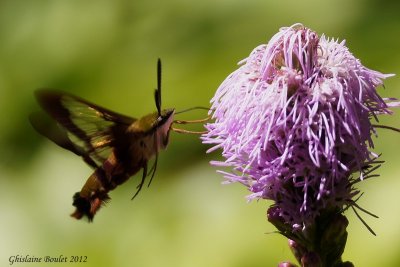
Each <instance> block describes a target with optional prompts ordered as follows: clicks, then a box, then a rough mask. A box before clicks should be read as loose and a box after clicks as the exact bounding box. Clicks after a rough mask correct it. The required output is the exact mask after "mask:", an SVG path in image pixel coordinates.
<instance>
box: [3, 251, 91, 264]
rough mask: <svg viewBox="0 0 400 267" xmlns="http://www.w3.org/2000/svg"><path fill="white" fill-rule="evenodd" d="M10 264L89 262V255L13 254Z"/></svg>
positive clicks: (9, 259)
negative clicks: (38, 255)
mask: <svg viewBox="0 0 400 267" xmlns="http://www.w3.org/2000/svg"><path fill="white" fill-rule="evenodd" d="M8 261H9V263H10V265H13V264H14V263H36V262H40V263H43V262H45V263H67V262H71V263H73V262H82V263H84V262H87V256H64V255H60V256H58V257H54V256H42V257H37V256H33V255H29V254H27V255H12V256H10V257H9V258H8Z"/></svg>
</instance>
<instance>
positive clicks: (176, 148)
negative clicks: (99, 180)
mask: <svg viewBox="0 0 400 267" xmlns="http://www.w3.org/2000/svg"><path fill="white" fill-rule="evenodd" d="M399 10H400V5H399V2H398V1H394V0H392V1H378V0H355V1H348V0H335V1H333V0H331V1H317V0H313V1H311V0H310V1H296V0H286V1H265V0H264V1H256V0H250V1H238V0H222V1H211V0H202V1H194V0H192V1H184V0H172V1H155V0H146V1H144V0H141V1H126V0H125V1H124V0H117V1H101V0H100V1H99V0H96V1H95V0H93V1H74V0H71V1H66V0H65V1H57V0H54V1H4V0H2V1H1V2H0V181H1V184H0V211H1V215H0V216H1V217H0V266H8V265H9V262H8V259H9V257H10V256H13V255H17V254H18V255H23V256H25V255H27V254H28V255H33V256H36V257H44V256H52V257H58V256H59V255H65V256H87V263H79V264H76V266H174V267H184V266H185V267H186V266H218V267H225V266H226V267H228V266H229V267H244V266H276V265H277V263H278V262H280V261H283V260H293V258H292V256H291V255H290V252H289V249H288V248H287V241H286V240H285V238H283V237H281V236H279V235H277V234H268V233H270V232H272V231H274V228H273V227H272V226H271V225H270V224H269V223H268V222H267V221H266V217H265V213H266V208H267V206H268V205H269V204H270V203H267V202H265V201H259V202H252V203H249V204H248V203H246V200H245V196H246V195H247V193H248V192H247V191H246V190H245V188H244V187H243V186H240V185H239V184H234V185H229V186H222V185H221V181H222V177H221V176H220V175H218V174H217V173H215V168H213V167H211V166H209V164H208V161H209V160H210V159H216V158H218V153H213V154H211V155H206V154H205V151H206V149H207V147H206V146H203V145H201V143H200V141H199V139H198V137H197V136H187V135H177V134H174V133H173V134H172V136H171V143H170V146H169V148H168V149H167V151H164V152H163V153H162V154H161V155H160V158H159V166H158V172H157V174H156V177H155V179H154V181H153V184H152V186H151V188H149V189H147V188H145V189H144V190H143V191H142V193H141V194H140V195H139V197H138V198H137V199H135V201H130V198H131V196H132V194H133V193H134V191H135V186H136V183H137V181H138V177H135V178H134V179H131V180H130V181H129V182H128V183H127V184H125V185H124V186H122V187H120V188H117V190H115V191H113V192H112V193H111V197H112V201H111V202H110V203H109V204H108V205H107V207H106V208H103V209H101V211H100V212H99V213H98V215H97V216H96V218H95V221H94V223H93V224H88V223H86V222H84V221H75V220H73V219H72V218H70V217H69V216H68V215H69V214H70V213H71V212H72V211H73V207H72V206H71V203H72V195H73V193H74V192H76V191H78V190H80V188H81V186H82V185H83V183H84V181H85V180H86V178H87V177H88V175H89V174H90V173H91V169H90V168H89V167H88V166H86V165H85V164H84V163H83V162H82V161H81V159H80V158H78V157H76V156H74V155H73V154H72V153H69V152H67V151H64V150H62V149H60V148H59V147H57V146H56V145H54V144H53V143H51V142H50V141H48V140H45V139H44V138H42V137H40V136H39V135H38V134H37V133H36V132H34V131H33V129H32V128H31V126H30V125H29V123H28V120H27V117H28V115H29V113H30V112H32V111H34V110H38V106H37V104H36V103H35V101H34V98H33V91H34V90H35V89H37V88H42V87H49V88H58V89H62V90H65V91H68V92H72V93H74V94H77V95H80V96H82V97H84V98H87V99H90V100H91V101H93V102H95V103H98V104H100V105H103V106H106V107H108V108H110V109H113V110H116V111H118V112H121V113H125V114H128V115H131V116H135V117H138V116H141V115H143V114H146V113H149V112H152V111H154V110H155V107H154V103H153V88H154V87H155V85H156V74H155V66H156V60H157V58H158V57H161V58H162V60H163V67H164V68H163V89H164V90H163V105H164V107H175V108H176V109H178V110H180V109H184V108H187V107H190V106H194V105H196V106H197V105H202V106H207V105H208V102H209V100H210V98H211V97H212V96H213V93H214V92H215V90H216V88H217V87H218V85H219V84H220V83H221V82H222V81H223V79H225V77H226V76H227V75H228V74H229V73H230V72H232V71H233V70H234V69H235V68H236V63H237V62H238V61H239V60H241V59H243V58H245V57H247V55H248V54H249V53H250V51H251V50H252V49H253V48H254V47H256V46H257V45H259V44H261V43H265V42H266V41H267V40H268V39H269V38H270V37H271V36H272V35H273V34H274V33H276V32H277V31H278V29H279V28H280V27H282V26H290V25H291V24H293V23H296V22H301V23H303V24H304V25H306V26H308V27H310V28H312V29H313V30H315V31H317V32H318V33H320V34H322V33H325V34H326V35H327V36H331V37H335V38H339V39H346V40H347V45H348V46H349V47H350V50H351V51H352V52H353V53H354V54H355V55H356V56H357V57H358V58H360V59H361V60H362V62H363V63H364V64H365V65H366V66H368V67H370V68H372V69H376V70H379V71H382V72H384V73H397V74H400V64H399V62H400V52H399V48H400V16H399V14H398V11H399ZM385 85H386V89H382V88H381V89H380V91H381V92H382V95H383V96H386V97H388V96H393V97H398V98H400V78H399V77H398V76H395V77H394V78H390V79H388V80H387V81H386V83H385ZM399 115H400V111H397V115H395V116H393V117H391V118H382V122H383V123H385V124H389V125H395V126H397V127H400V116H399ZM189 117H190V118H201V117H204V112H193V113H191V114H188V115H185V116H183V115H182V116H181V117H180V118H183V119H185V118H189ZM375 144H376V152H378V153H381V152H382V153H383V156H382V158H383V159H384V160H386V161H387V162H386V164H385V165H384V166H383V167H382V168H381V169H380V170H379V172H380V173H381V177H379V178H376V179H372V180H369V181H367V182H365V183H361V184H360V187H361V189H362V190H363V191H365V192H366V193H365V195H364V196H363V197H362V198H361V200H360V201H359V203H360V205H361V206H363V207H364V208H366V209H368V210H369V211H371V212H373V213H376V214H378V215H379V216H380V218H379V219H374V218H372V217H369V216H368V215H364V219H365V220H366V221H367V222H368V223H369V225H370V226H371V227H372V228H373V229H374V230H375V231H376V233H377V234H378V235H377V236H376V237H375V236H372V235H371V234H370V233H369V232H368V231H367V229H366V228H365V227H364V226H363V225H362V223H361V222H360V221H359V220H358V219H357V218H356V217H355V216H354V214H353V213H352V212H347V214H348V217H349V220H350V226H349V233H350V234H349V238H348V244H347V247H346V251H345V254H344V258H345V259H346V260H351V261H353V263H354V264H355V265H356V266H400V227H399V220H400V205H399V203H400V194H399V193H398V192H399V190H400V179H399V178H400V164H399V161H400V154H399V151H398V149H399V148H400V136H399V134H396V133H394V132H390V131H385V130H380V131H379V138H377V139H376V143H375ZM47 265H48V266H50V265H51V266H54V264H47ZM47 265H45V264H21V263H19V264H17V263H15V266H47ZM64 265H65V266H66V265H68V266H75V264H71V263H68V264H57V266H64Z"/></svg>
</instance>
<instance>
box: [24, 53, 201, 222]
mask: <svg viewBox="0 0 400 267" xmlns="http://www.w3.org/2000/svg"><path fill="white" fill-rule="evenodd" d="M35 96H36V99H37V101H38V103H39V105H40V106H41V107H42V109H43V110H44V111H45V112H46V113H48V114H49V115H50V117H52V119H54V120H55V121H56V122H57V127H55V128H54V129H52V130H50V128H49V127H48V126H47V125H45V124H43V122H42V121H43V120H42V119H41V117H40V116H35V114H32V115H31V117H30V122H31V124H32V126H33V127H34V128H35V130H36V131H37V132H39V133H40V134H42V135H44V136H45V137H47V138H48V139H50V140H51V141H53V142H54V143H55V144H57V145H59V146H60V147H62V148H64V149H67V150H69V151H71V152H73V153H75V154H76V155H78V156H80V157H82V159H83V160H84V161H85V162H86V163H87V164H88V165H89V166H91V167H92V168H93V169H94V172H93V173H92V175H90V176H89V178H88V179H87V181H86V183H85V184H84V186H83V187H82V189H81V191H79V192H77V193H75V195H74V196H73V206H75V211H74V212H73V213H72V214H71V216H72V217H74V218H76V219H81V218H82V217H84V216H85V217H87V218H88V220H89V221H92V220H93V217H94V215H95V214H96V212H97V211H98V210H99V209H100V207H101V206H102V205H104V204H105V203H106V202H107V201H108V200H110V197H109V196H108V192H110V191H111V190H113V189H115V188H116V187H117V186H119V185H121V184H123V183H124V182H126V181H127V180H128V179H129V178H130V177H131V176H133V175H135V174H136V173H138V172H139V171H140V170H143V172H142V176H141V180H140V182H139V184H138V186H137V188H136V192H135V194H134V195H133V197H132V199H133V198H135V197H136V196H137V194H138V193H139V192H140V190H141V189H142V187H143V184H144V183H145V180H146V177H148V176H149V175H150V174H151V177H150V180H149V183H148V185H150V183H151V181H152V179H153V177H154V174H155V171H156V167H157V160H158V153H159V152H160V151H161V150H164V149H165V148H166V147H167V145H168V142H169V134H170V130H174V131H176V132H178V133H201V132H193V131H186V130H183V129H176V128H173V127H172V124H173V123H180V124H184V123H190V122H202V121H206V120H207V119H205V120H197V121H174V115H175V114H176V112H175V109H174V108H169V109H161V60H160V59H159V60H158V63H157V88H156V89H155V91H154V98H155V104H156V108H157V111H156V112H154V113H151V114H148V115H146V116H143V117H141V118H139V119H135V118H132V117H129V116H125V115H122V114H119V113H116V112H114V111H111V110H109V109H106V108H103V107H101V106H98V105H96V104H93V103H91V102H89V101H87V100H84V99H82V98H80V97H77V96H74V95H71V94H68V93H65V92H61V91H54V90H47V89H42V90H38V91H36V92H35ZM153 157H155V160H154V164H153V166H152V167H151V168H150V169H149V168H148V162H149V160H150V159H151V158H153Z"/></svg>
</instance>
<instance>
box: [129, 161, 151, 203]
mask: <svg viewBox="0 0 400 267" xmlns="http://www.w3.org/2000/svg"><path fill="white" fill-rule="evenodd" d="M146 176H147V162H146V163H144V164H143V174H142V180H140V183H139V184H138V186H137V187H136V188H137V191H136V193H135V194H134V195H133V197H132V198H131V199H134V198H135V197H136V196H137V195H138V194H139V192H140V190H142V187H143V184H144V181H145V180H146Z"/></svg>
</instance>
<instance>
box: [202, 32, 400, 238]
mask: <svg viewBox="0 0 400 267" xmlns="http://www.w3.org/2000/svg"><path fill="white" fill-rule="evenodd" d="M239 64H240V67H239V68H238V69H237V70H236V71H234V72H233V73H232V74H230V75H229V76H228V77H227V78H226V79H225V81H224V82H223V83H222V84H221V86H220V87H219V88H218V90H217V92H216V93H215V96H214V97H213V99H212V100H211V103H212V107H211V110H212V111H211V112H212V117H213V118H214V122H212V123H209V124H207V125H206V128H207V130H208V132H207V133H206V134H204V135H203V136H202V139H203V143H206V144H211V145H213V147H211V148H210V149H209V152H211V151H214V150H216V149H222V155H223V157H224V158H225V160H224V162H220V163H215V162H214V165H216V166H228V167H230V168H232V170H231V171H229V172H226V171H221V173H222V174H223V175H224V176H225V177H226V179H227V181H230V182H240V183H242V184H244V185H245V186H246V187H248V189H249V190H250V191H251V194H250V195H249V199H254V198H264V199H271V200H273V201H274V204H273V205H274V207H276V211H277V212H279V216H280V217H282V218H283V219H284V223H285V224H289V225H291V227H292V230H293V231H296V230H299V229H304V228H306V227H307V226H308V225H310V224H311V223H312V222H313V220H314V219H315V218H316V216H318V215H319V214H320V213H321V212H322V211H323V210H325V209H338V210H341V209H342V208H343V206H344V205H349V204H351V203H352V201H353V200H352V199H354V197H355V196H356V195H358V194H359V191H358V190H357V189H355V188H354V184H355V181H357V180H360V179H365V178H368V177H369V175H370V172H371V170H375V169H376V165H377V164H376V163H377V155H376V154H375V153H373V152H372V151H371V148H372V147H373V142H372V139H371V133H374V132H375V130H374V126H373V124H371V121H370V119H371V118H376V116H377V115H379V114H391V111H390V110H389V106H391V107H393V106H400V104H398V103H399V102H392V103H387V102H389V101H394V100H393V99H382V98H381V97H380V96H379V95H378V94H377V91H376V88H377V87H378V86H380V85H382V84H383V79H385V78H387V77H390V76H391V74H382V73H380V72H377V71H374V70H370V69H368V68H366V67H364V66H363V65H362V64H361V62H360V60H358V59H357V58H355V57H354V56H353V55H352V53H351V52H350V51H349V50H348V48H347V47H346V46H345V42H344V41H342V42H338V41H337V40H333V39H329V38H326V37H325V36H324V35H322V36H321V37H319V36H318V35H317V33H315V32H313V31H312V30H310V29H308V28H306V27H304V26H303V25H301V24H295V25H293V26H291V27H287V28H282V29H281V30H280V31H279V32H278V33H277V34H275V35H274V36H273V37H272V38H271V40H270V41H269V42H268V44H263V45H260V46H258V47H256V48H255V49H254V50H253V51H252V52H251V53H250V56H249V57H248V58H247V59H245V60H242V61H241V62H240V63H239Z"/></svg>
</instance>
